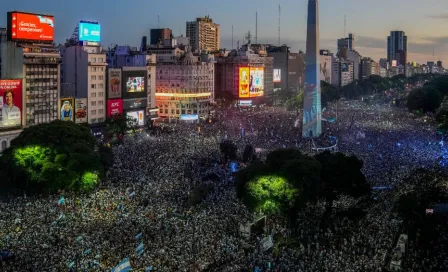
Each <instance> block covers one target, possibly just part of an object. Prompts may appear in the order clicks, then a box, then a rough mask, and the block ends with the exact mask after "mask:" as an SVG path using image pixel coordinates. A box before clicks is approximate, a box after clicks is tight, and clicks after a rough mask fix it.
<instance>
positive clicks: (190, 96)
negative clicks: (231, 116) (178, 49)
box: [155, 51, 215, 122]
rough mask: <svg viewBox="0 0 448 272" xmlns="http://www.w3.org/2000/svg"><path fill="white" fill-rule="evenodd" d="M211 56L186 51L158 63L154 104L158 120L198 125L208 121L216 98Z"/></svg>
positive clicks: (213, 62)
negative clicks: (201, 121) (182, 121)
mask: <svg viewBox="0 0 448 272" xmlns="http://www.w3.org/2000/svg"><path fill="white" fill-rule="evenodd" d="M214 75H215V61H214V56H213V55H209V54H202V55H200V56H196V55H194V54H193V53H192V52H191V51H187V52H186V53H185V54H183V55H181V56H176V57H174V58H173V59H171V61H170V60H168V59H164V61H162V62H158V63H157V80H156V93H155V97H156V105H157V107H158V109H159V116H160V117H161V118H164V119H167V120H169V121H170V122H171V120H185V121H193V122H198V121H199V120H200V119H202V120H206V119H208V118H209V116H210V114H211V111H212V108H213V103H214V97H215V91H214V89H215V77H214Z"/></svg>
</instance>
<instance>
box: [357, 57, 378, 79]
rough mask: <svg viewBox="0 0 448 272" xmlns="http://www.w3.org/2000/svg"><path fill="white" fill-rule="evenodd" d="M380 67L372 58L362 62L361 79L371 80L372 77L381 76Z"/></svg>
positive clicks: (364, 59)
mask: <svg viewBox="0 0 448 272" xmlns="http://www.w3.org/2000/svg"><path fill="white" fill-rule="evenodd" d="M379 69H380V66H379V64H378V63H376V62H375V61H374V60H372V59H371V58H363V59H362V60H361V79H366V78H369V77H370V76H371V75H379V73H380V71H379Z"/></svg>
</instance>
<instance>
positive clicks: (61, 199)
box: [58, 196, 65, 206]
mask: <svg viewBox="0 0 448 272" xmlns="http://www.w3.org/2000/svg"><path fill="white" fill-rule="evenodd" d="M64 204H65V198H64V197H63V196H61V198H59V200H58V205H59V206H61V205H64Z"/></svg>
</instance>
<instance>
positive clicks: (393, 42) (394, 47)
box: [387, 31, 408, 66]
mask: <svg viewBox="0 0 448 272" xmlns="http://www.w3.org/2000/svg"><path fill="white" fill-rule="evenodd" d="M407 54H408V37H407V36H406V35H405V33H404V31H391V32H390V36H388V37H387V62H389V64H392V61H393V60H396V61H397V65H403V66H406V63H407Z"/></svg>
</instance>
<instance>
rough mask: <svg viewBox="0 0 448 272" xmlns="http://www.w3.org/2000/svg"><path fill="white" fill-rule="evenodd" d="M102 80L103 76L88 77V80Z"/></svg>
mask: <svg viewBox="0 0 448 272" xmlns="http://www.w3.org/2000/svg"><path fill="white" fill-rule="evenodd" d="M97 79H98V80H103V79H104V76H95V75H92V76H90V80H97Z"/></svg>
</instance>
